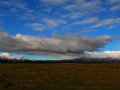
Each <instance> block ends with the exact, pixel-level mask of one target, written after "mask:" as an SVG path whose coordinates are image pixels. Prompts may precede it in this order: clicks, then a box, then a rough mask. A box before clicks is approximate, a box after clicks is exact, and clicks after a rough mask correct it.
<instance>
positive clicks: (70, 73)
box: [0, 63, 120, 90]
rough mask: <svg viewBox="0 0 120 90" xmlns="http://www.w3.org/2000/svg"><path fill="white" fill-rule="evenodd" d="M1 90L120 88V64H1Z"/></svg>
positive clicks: (115, 89)
mask: <svg viewBox="0 0 120 90" xmlns="http://www.w3.org/2000/svg"><path fill="white" fill-rule="evenodd" d="M0 90H120V64H80V63H53V64H52V63H50V64H32V63H26V64H24V63H1V64H0Z"/></svg>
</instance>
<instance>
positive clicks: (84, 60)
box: [0, 58, 120, 63]
mask: <svg viewBox="0 0 120 90" xmlns="http://www.w3.org/2000/svg"><path fill="white" fill-rule="evenodd" d="M0 63H120V59H117V58H76V59H69V60H28V59H22V60H17V59H4V58H0Z"/></svg>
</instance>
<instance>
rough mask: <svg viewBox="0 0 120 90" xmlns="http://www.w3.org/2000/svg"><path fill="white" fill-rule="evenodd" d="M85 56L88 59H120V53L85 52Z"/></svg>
mask: <svg viewBox="0 0 120 90" xmlns="http://www.w3.org/2000/svg"><path fill="white" fill-rule="evenodd" d="M84 56H85V57H88V58H120V51H105V52H85V53H84Z"/></svg>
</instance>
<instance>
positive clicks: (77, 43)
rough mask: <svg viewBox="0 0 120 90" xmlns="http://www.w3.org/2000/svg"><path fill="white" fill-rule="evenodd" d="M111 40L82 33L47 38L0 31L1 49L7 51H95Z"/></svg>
mask: <svg viewBox="0 0 120 90" xmlns="http://www.w3.org/2000/svg"><path fill="white" fill-rule="evenodd" d="M110 40H111V38H110V37H109V36H101V37H96V38H92V37H88V36H82V35H64V36H59V37H51V38H47V37H34V36H26V35H21V34H17V35H16V36H11V35H9V34H6V33H4V32H2V33H0V49H1V50H6V51H9V50H12V51H24V52H29V51H38V52H49V53H65V54H66V53H73V54H74V53H75V54H79V53H81V52H84V51H95V50H97V49H99V48H101V47H103V46H104V45H105V44H106V43H107V42H108V41H110Z"/></svg>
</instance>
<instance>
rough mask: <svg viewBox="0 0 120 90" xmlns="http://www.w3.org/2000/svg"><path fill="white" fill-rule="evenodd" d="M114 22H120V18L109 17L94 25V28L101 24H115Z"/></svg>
mask: <svg viewBox="0 0 120 90" xmlns="http://www.w3.org/2000/svg"><path fill="white" fill-rule="evenodd" d="M113 24H120V18H109V19H105V20H102V21H101V22H99V23H98V24H96V25H94V26H93V28H99V27H101V26H107V25H113Z"/></svg>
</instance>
